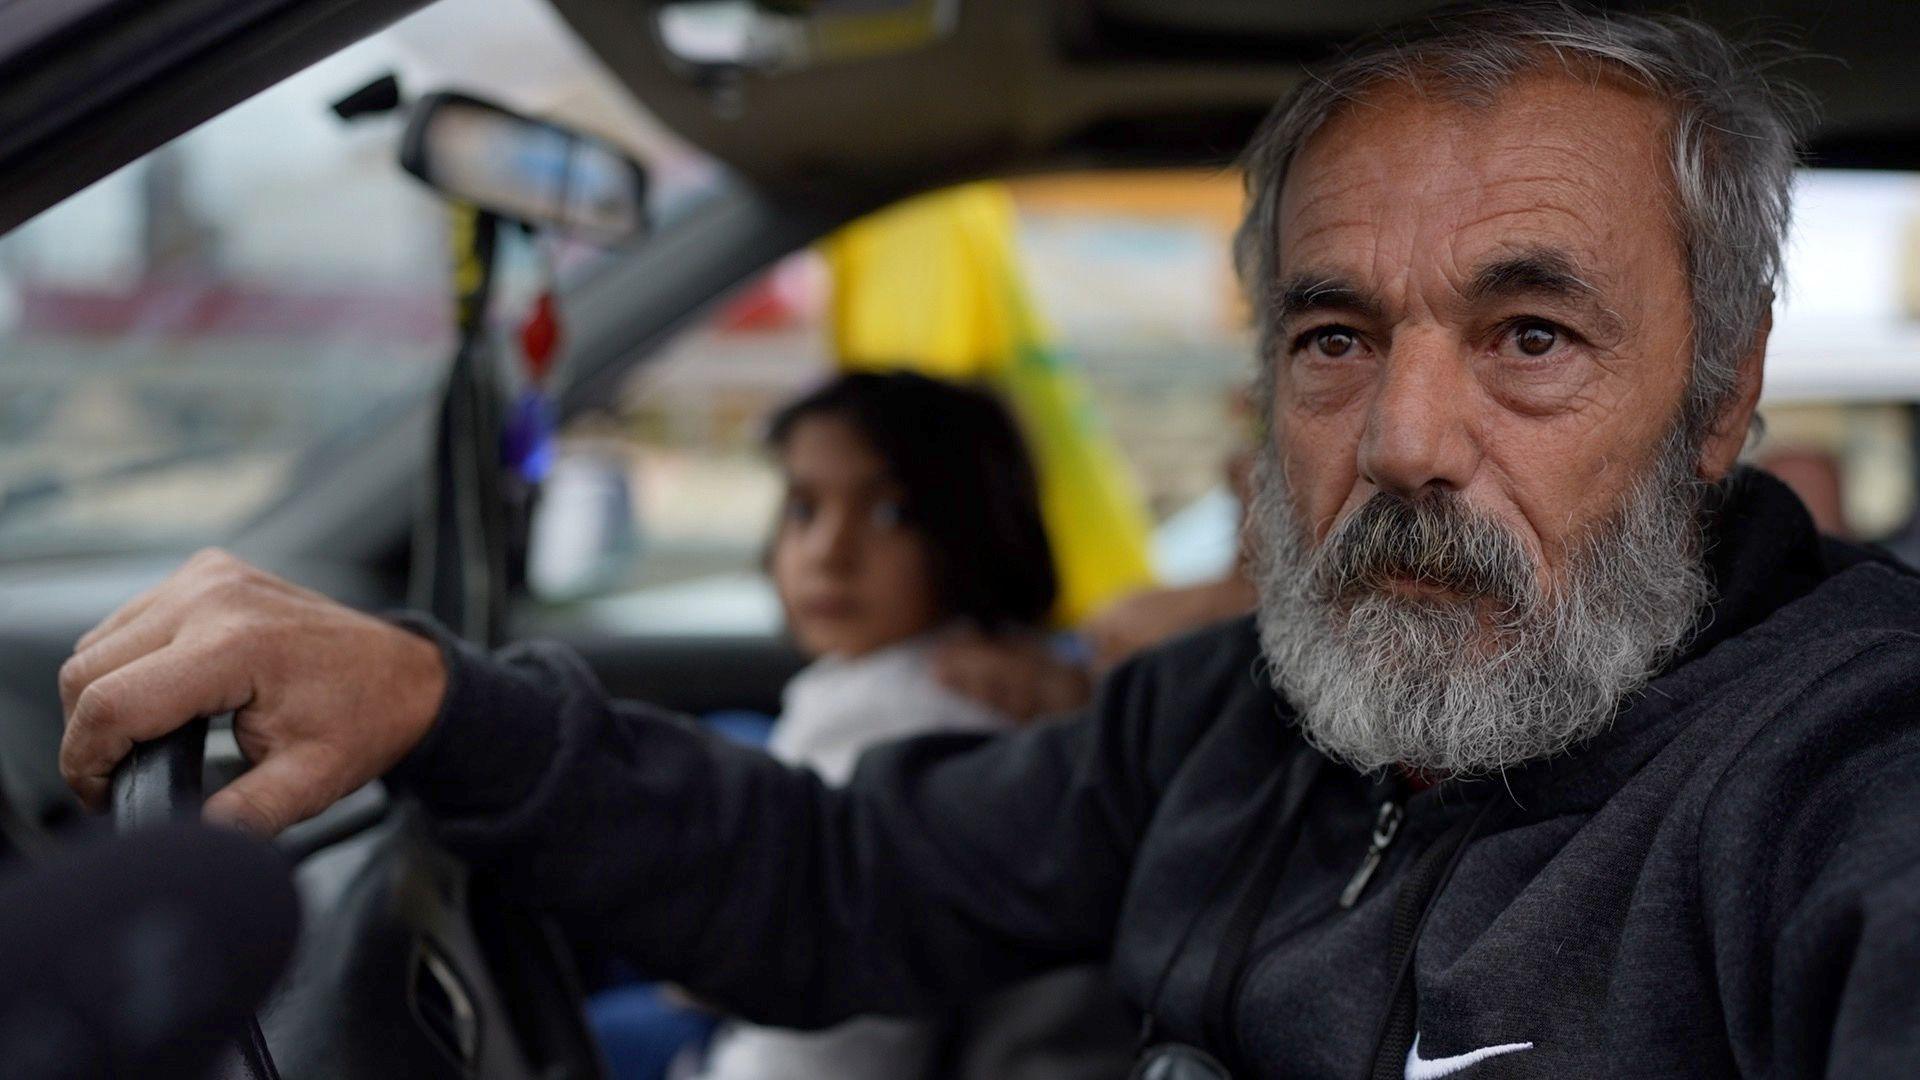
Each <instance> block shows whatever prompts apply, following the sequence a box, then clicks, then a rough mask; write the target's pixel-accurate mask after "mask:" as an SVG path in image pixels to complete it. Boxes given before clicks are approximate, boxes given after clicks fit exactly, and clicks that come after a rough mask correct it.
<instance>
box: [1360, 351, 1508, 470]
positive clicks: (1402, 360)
mask: <svg viewBox="0 0 1920 1080" xmlns="http://www.w3.org/2000/svg"><path fill="white" fill-rule="evenodd" d="M1477 400H1478V395H1477V394H1476V392H1475V389H1474V387H1473V385H1472V380H1471V375H1470V373H1469V372H1468V370H1467V364H1466V363H1465V361H1464V360H1463V359H1462V357H1461V355H1460V351H1459V349H1458V348H1457V347H1456V345H1455V344H1454V343H1450V342H1448V341H1446V340H1445V339H1443V338H1438V337H1427V338H1424V339H1421V338H1412V339H1403V341H1401V342H1396V346H1395V348H1394V350H1393V352H1392V353H1391V354H1390V355H1389V356H1388V357H1387V363H1386V365H1385V369H1384V371H1383V372H1382V376H1381V381H1380V383H1379V385H1378V386H1377V387H1376V388H1375V390H1374V396H1373V402H1372V404H1371V407H1370V408H1369V410H1368V414H1367V429H1366V432H1365V434H1364V435H1363V436H1362V438H1361V441H1360V461H1359V469H1360V475H1361V476H1362V477H1363V478H1365V479H1366V481H1367V482H1368V483H1370V484H1372V485H1373V486H1374V487H1376V488H1378V489H1380V490H1381V491H1390V492H1393V493H1394V494H1396V495H1401V496H1406V497H1412V496H1414V495H1417V494H1419V493H1420V492H1421V491H1423V490H1425V489H1427V488H1429V487H1434V488H1442V489H1445V490H1449V491H1458V490H1460V489H1462V488H1464V487H1466V486H1467V483H1468V482H1469V481H1470V480H1471V479H1472V478H1473V473H1474V470H1475V469H1477V468H1478V467H1479V464H1480V444H1479V440H1478V438H1477V437H1476V435H1475V432H1474V423H1473V410H1474V408H1475V407H1476V406H1475V402H1476V401H1477Z"/></svg>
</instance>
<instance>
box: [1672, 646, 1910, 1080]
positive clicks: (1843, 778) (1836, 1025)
mask: <svg viewBox="0 0 1920 1080" xmlns="http://www.w3.org/2000/svg"><path fill="white" fill-rule="evenodd" d="M1916 663H1920V648H1916V647H1915V645H1914V644H1912V643H1910V642H1890V643H1884V644H1881V645H1878V646H1875V647H1873V648H1870V649H1868V650H1867V651H1865V652H1863V653H1861V654H1859V655H1857V656H1855V657H1854V658H1853V659H1852V660H1850V661H1848V662H1847V663H1846V664H1845V665H1843V666H1841V667H1839V668H1837V669H1836V670H1834V671H1833V672H1831V673H1829V674H1828V675H1827V676H1826V677H1825V678H1823V679H1822V680H1820V681H1819V682H1817V683H1816V684H1814V686H1813V688H1812V689H1811V690H1809V691H1808V692H1807V693H1806V694H1805V695H1804V696H1802V697H1801V698H1800V699H1799V700H1797V701H1796V702H1794V703H1792V704H1791V705H1790V706H1788V708H1787V709H1785V710H1784V711H1783V713H1782V714H1781V715H1779V716H1777V717H1775V718H1773V719H1772V720H1770V721H1769V723H1768V724H1767V726H1766V728H1765V729H1764V730H1763V731H1762V732H1761V733H1760V735H1759V736H1758V737H1757V738H1755V739H1754V740H1753V741H1752V743H1751V744H1750V745H1749V746H1748V747H1747V749H1746V751H1745V752H1744V753H1743V754H1741V755H1740V757H1739V758H1738V759H1737V760H1736V762H1735V764H1734V766H1733V767H1732V769H1730V770H1729V772H1728V774H1727V776H1726V777H1725V778H1724V779H1723V780H1722V781H1721V785H1720V791H1719V793H1718V797H1717V798H1716V800H1715V802H1714V804H1713V805H1712V806H1711V808H1710V809H1709V811H1708V815H1707V819H1706V821H1705V831H1704V833H1703V849H1704V850H1703V861H1702V868H1701V874H1702V886H1703V891H1704V894H1705V899H1706V903H1707V912H1706V917H1707V924H1708V930H1709V933H1710V934H1711V935H1712V937H1713V938H1714V953H1715V960H1716V966H1717V968H1718V970H1719V972H1720V977H1721V982H1722V988H1723V999H1724V1001H1725V1003H1726V1007H1727V1009H1728V1013H1729V1017H1728V1020H1729V1025H1728V1026H1729V1034H1730V1035H1731V1036H1732V1038H1733V1040H1734V1050H1735V1054H1736V1057H1737V1059H1738V1060H1739V1062H1740V1065H1741V1069H1742V1071H1743V1072H1747V1073H1752V1074H1757V1075H1769V1076H1832V1077H1855V1076H1857V1077H1876V1076H1891V1075H1897V1074H1901V1073H1904V1072H1907V1071H1910V1070H1911V1068H1912V1065H1913V1062H1914V1061H1915V1060H1916V1059H1920V697H1916V688H1915V686H1914V675H1913V672H1914V671H1915V670H1916V667H1915V665H1916Z"/></svg>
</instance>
